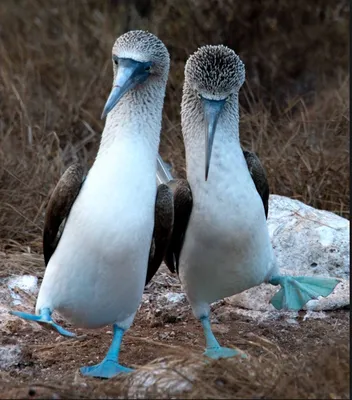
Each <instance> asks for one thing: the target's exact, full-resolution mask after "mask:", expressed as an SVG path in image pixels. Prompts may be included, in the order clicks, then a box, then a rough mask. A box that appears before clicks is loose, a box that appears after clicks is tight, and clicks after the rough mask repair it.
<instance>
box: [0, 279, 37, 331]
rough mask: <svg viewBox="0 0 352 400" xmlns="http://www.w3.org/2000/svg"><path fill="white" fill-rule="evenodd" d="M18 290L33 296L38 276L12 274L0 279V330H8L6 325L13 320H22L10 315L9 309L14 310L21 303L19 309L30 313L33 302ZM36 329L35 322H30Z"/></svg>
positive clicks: (35, 291)
mask: <svg viewBox="0 0 352 400" xmlns="http://www.w3.org/2000/svg"><path fill="white" fill-rule="evenodd" d="M16 288H18V289H20V291H21V290H22V291H24V292H25V293H27V294H29V295H32V296H35V295H36V294H37V292H38V278H37V277H35V276H32V275H14V276H11V277H8V278H3V279H0V331H8V326H10V325H11V323H12V322H13V321H22V322H23V320H21V319H19V318H18V317H16V316H13V315H10V314H9V311H10V310H15V309H16V306H18V305H21V309H20V311H24V312H29V313H32V312H33V311H34V310H33V308H34V307H33V304H32V301H31V299H30V298H27V297H26V296H22V295H21V292H17V291H16ZM32 325H33V327H34V326H35V328H34V329H37V327H38V325H37V324H34V323H33V324H32Z"/></svg>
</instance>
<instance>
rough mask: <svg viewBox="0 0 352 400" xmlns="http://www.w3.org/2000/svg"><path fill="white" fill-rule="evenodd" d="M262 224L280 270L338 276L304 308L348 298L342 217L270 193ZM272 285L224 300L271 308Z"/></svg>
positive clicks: (346, 229) (340, 303)
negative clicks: (336, 281)
mask: <svg viewBox="0 0 352 400" xmlns="http://www.w3.org/2000/svg"><path fill="white" fill-rule="evenodd" d="M268 227H269V233H270V237H271V241H272V245H273V248H274V252H275V255H276V257H277V261H278V264H279V267H280V270H281V273H283V274H287V275H308V276H315V275H316V276H330V277H337V278H341V279H342V282H341V283H339V284H338V285H337V286H336V288H335V290H334V292H333V293H332V294H331V295H330V296H328V297H327V298H323V297H321V298H319V299H317V300H311V301H309V302H308V303H307V304H306V306H305V307H304V308H305V309H307V310H312V311H322V310H333V309H337V308H342V307H346V306H348V305H349V304H350V292H349V287H350V286H349V276H350V267H349V264H350V247H349V242H350V222H349V221H348V220H347V219H345V218H341V217H339V216H338V215H335V214H333V213H331V212H328V211H321V210H316V209H314V208H313V207H310V206H307V205H305V204H304V203H302V202H300V201H298V200H292V199H289V198H287V197H283V196H278V195H271V196H270V199H269V216H268ZM277 291H278V287H274V286H271V285H267V284H262V285H260V286H257V287H254V288H251V289H249V290H246V291H245V292H242V293H240V294H237V295H235V296H231V297H229V298H228V299H227V300H228V301H229V303H230V304H231V305H233V306H235V307H241V308H244V309H248V310H255V311H262V312H263V311H273V310H274V307H273V306H272V305H271V304H270V303H269V302H270V300H271V298H272V297H273V295H274V294H275V293H276V292H277Z"/></svg>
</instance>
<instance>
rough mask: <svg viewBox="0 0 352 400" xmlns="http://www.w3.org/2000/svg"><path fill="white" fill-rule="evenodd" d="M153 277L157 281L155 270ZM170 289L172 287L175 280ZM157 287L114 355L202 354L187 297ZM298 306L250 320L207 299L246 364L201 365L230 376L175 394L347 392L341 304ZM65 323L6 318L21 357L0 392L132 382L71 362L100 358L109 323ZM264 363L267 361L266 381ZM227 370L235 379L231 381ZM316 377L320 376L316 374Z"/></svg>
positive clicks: (220, 331)
mask: <svg viewBox="0 0 352 400" xmlns="http://www.w3.org/2000/svg"><path fill="white" fill-rule="evenodd" d="M170 278H171V277H170ZM156 280H157V282H158V277H157V278H156ZM172 280H173V281H174V279H173V278H172ZM159 282H160V277H159ZM162 285H163V286H164V289H165V286H168V285H167V284H166V285H165V281H164V283H163V284H162ZM168 290H170V287H169V288H168ZM171 290H173V291H174V290H175V288H171ZM176 290H177V291H178V292H179V290H180V288H179V287H177V288H176ZM158 294H160V284H158V283H154V284H151V285H150V287H149V288H147V289H146V295H145V301H144V302H143V303H142V306H141V308H140V310H139V312H138V314H137V316H136V319H135V322H134V324H133V326H132V328H131V329H130V330H129V331H127V333H126V335H125V337H124V340H123V345H122V349H121V357H120V362H121V363H122V364H123V365H126V366H129V367H132V368H136V369H137V370H138V369H139V368H141V367H143V366H146V365H148V364H150V363H151V362H153V361H154V360H156V359H160V358H165V357H166V358H167V359H168V360H169V361H168V362H169V363H170V362H172V361H174V360H179V362H180V365H182V364H187V362H188V361H189V360H190V359H191V358H192V357H197V356H198V357H199V358H202V356H201V354H202V352H203V350H204V337H203V333H202V329H201V326H200V324H199V322H198V321H196V320H195V318H194V317H193V315H192V313H191V310H190V308H189V306H188V304H187V302H186V301H182V302H180V303H178V304H177V305H176V306H172V307H170V306H169V307H167V306H165V307H164V306H162V305H161V304H160V300H159V301H157V299H158V297H157V295H158ZM33 306H34V303H33ZM305 314H306V312H304V311H302V312H300V313H299V315H298V317H297V318H290V317H289V316H287V315H286V314H285V313H283V314H282V316H281V317H279V318H278V319H271V320H263V321H256V320H254V319H252V318H250V317H246V316H243V315H239V314H238V313H236V310H235V309H233V308H231V306H230V305H229V304H228V303H227V302H226V301H221V302H218V303H216V304H215V305H213V312H212V317H213V329H214V333H215V335H216V336H217V338H218V340H219V342H220V343H221V344H222V345H224V346H236V347H238V348H239V349H241V350H242V351H244V352H245V353H247V354H248V355H249V356H250V357H249V358H248V359H247V360H245V361H244V362H245V363H247V367H246V368H247V369H248V368H250V371H252V372H249V371H247V369H246V368H245V366H244V365H242V363H243V362H241V363H239V362H236V363H234V362H232V363H230V362H229V360H220V361H214V362H211V363H210V365H209V366H208V369H205V370H202V371H201V372H200V375H201V374H202V373H203V374H205V378H204V379H205V381H207V380H209V379H210V378H209V377H207V374H208V375H209V373H210V375H211V377H212V379H214V374H215V376H217V377H218V378H221V377H224V376H225V375H226V374H229V376H230V377H232V378H230V379H229V381H228V382H227V386H226V384H225V387H224V385H223V386H221V387H220V388H217V387H216V385H215V386H213V387H212V390H213V392H212V393H209V392H207V391H204V387H203V385H202V383H201V382H202V380H197V379H195V380H193V381H192V382H193V387H192V389H191V391H190V392H189V393H186V394H183V395H182V396H181V397H184V396H187V397H189V398H199V397H198V396H201V398H214V396H215V397H216V398H333V399H338V398H348V396H349V394H348V393H349V311H348V310H338V311H331V312H327V313H326V318H323V319H314V318H307V319H305V318H304V316H305ZM58 320H59V321H60V320H61V319H60V318H59V319H58ZM61 321H62V320H61ZM65 326H66V327H67V328H69V329H71V330H73V331H74V332H76V333H77V334H78V339H68V338H63V337H62V336H60V335H59V334H58V333H57V332H56V331H52V330H50V329H47V328H39V329H38V325H37V324H35V323H28V322H25V321H22V320H20V319H18V320H15V321H12V322H11V323H9V324H8V325H7V332H5V335H4V336H3V337H2V338H1V344H2V345H11V344H13V345H16V344H17V345H20V346H21V351H22V357H21V359H20V361H19V362H18V363H17V364H15V365H12V366H11V367H9V368H7V369H6V370H5V371H2V372H0V387H1V389H2V390H1V394H0V398H4V399H5V398H14V399H20V398H29V399H31V398H80V397H83V398H97V397H99V398H111V397H113V398H116V397H117V396H126V387H127V386H128V385H133V383H131V381H129V383H128V381H125V380H124V378H119V377H117V378H114V379H111V380H100V379H95V378H86V377H82V376H81V375H80V373H79V367H81V366H84V365H91V364H93V363H98V362H99V361H100V360H102V359H103V357H104V356H105V353H106V351H107V349H108V347H109V345H110V342H111V338H112V332H111V327H105V328H102V329H99V330H96V331H89V330H82V329H74V328H73V327H70V325H69V324H67V323H65ZM268 356H270V357H269V359H271V361H270V362H269V361H268ZM263 360H264V361H263ZM265 360H266V361H265ZM268 366H269V367H270V368H271V369H272V370H271V372H270V373H271V374H272V380H271V381H269V382H268V379H267V373H268V372H267V369H268ZM152 368H156V366H154V367H152ZM331 370H333V371H334V372H333V373H331ZM253 371H254V372H253ZM290 371H291V372H290ZM239 373H240V374H241V375H239ZM253 373H255V375H254V377H253V375H251V374H253ZM291 374H293V375H291ZM269 376H270V374H269ZM198 377H199V376H198ZM302 377H303V378H302ZM235 378H236V379H237V380H236V385H234V383H233V382H231V379H235ZM310 379H311V380H310ZM320 379H323V380H324V382H319V381H320ZM251 380H253V381H254V383H256V384H257V383H258V382H260V381H261V380H264V382H265V384H263V385H262V386H261V387H260V388H258V387H257V386H256V385H255V386H254V387H253V384H252V382H251ZM307 382H308V387H307ZM301 384H302V386H300V385H301ZM192 393H193V394H192ZM171 394H172V393H169V392H168V390H165V391H164V392H163V393H162V395H160V393H159V394H158V393H156V392H155V393H153V392H150V393H149V395H148V398H151V397H153V398H160V396H161V397H167V398H168V397H169V396H170V395H171ZM212 396H213V397H212ZM292 396H293V397H292ZM321 396H323V397H321ZM173 397H175V395H174V396H173Z"/></svg>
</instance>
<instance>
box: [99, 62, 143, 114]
mask: <svg viewBox="0 0 352 400" xmlns="http://www.w3.org/2000/svg"><path fill="white" fill-rule="evenodd" d="M145 67H146V63H141V62H138V61H134V60H130V59H127V58H120V59H119V65H118V68H117V74H116V77H115V80H114V86H113V88H112V90H111V92H110V96H109V98H108V100H107V102H106V104H105V107H104V111H103V113H102V115H101V118H102V119H103V118H105V117H106V115H107V114H108V113H109V112H110V111H111V110H112V109H113V108H114V107H115V106H116V104H117V103H118V102H119V101H120V100H121V98H122V97H123V96H124V94H126V93H127V92H128V91H129V90H131V89H133V88H134V87H135V86H137V85H138V84H139V83H142V82H144V81H145V80H146V79H147V78H148V76H149V72H148V71H146V69H145Z"/></svg>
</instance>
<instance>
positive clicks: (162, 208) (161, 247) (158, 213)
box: [145, 184, 174, 285]
mask: <svg viewBox="0 0 352 400" xmlns="http://www.w3.org/2000/svg"><path fill="white" fill-rule="evenodd" d="M173 223H174V203H173V196H172V191H171V189H170V188H169V187H168V186H167V185H165V184H161V185H159V186H158V191H157V194H156V201H155V225H154V232H153V238H152V243H151V246H150V252H149V262H148V269H147V277H146V282H145V284H146V285H147V284H148V283H149V282H150V280H151V279H152V278H153V276H154V275H155V274H156V272H157V271H158V269H159V267H160V264H161V263H162V261H163V258H164V256H165V252H166V248H167V245H168V242H169V240H170V237H171V233H172V227H173Z"/></svg>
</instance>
